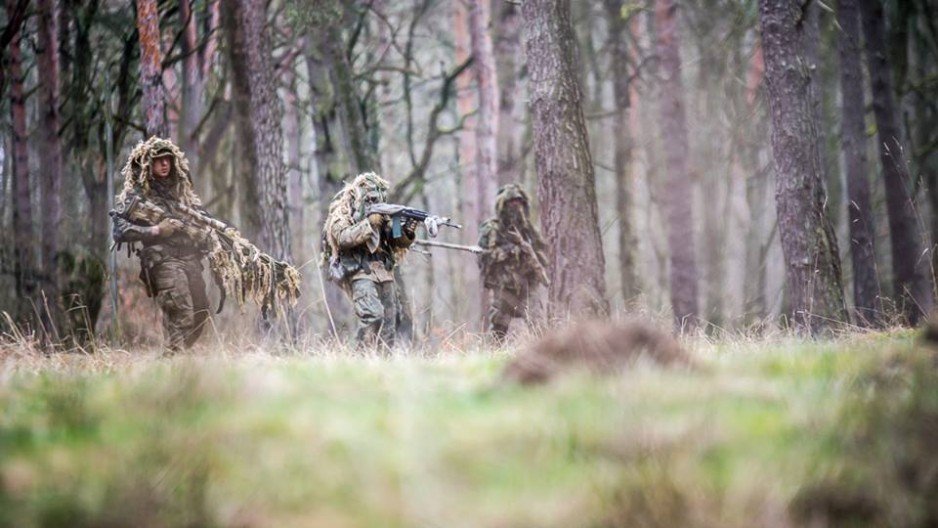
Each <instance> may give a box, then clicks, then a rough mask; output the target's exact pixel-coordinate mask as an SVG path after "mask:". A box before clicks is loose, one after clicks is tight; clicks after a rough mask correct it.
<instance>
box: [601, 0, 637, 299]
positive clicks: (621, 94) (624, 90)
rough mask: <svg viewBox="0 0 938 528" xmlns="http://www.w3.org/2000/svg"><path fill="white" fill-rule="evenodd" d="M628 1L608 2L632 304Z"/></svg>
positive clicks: (624, 275)
mask: <svg viewBox="0 0 938 528" xmlns="http://www.w3.org/2000/svg"><path fill="white" fill-rule="evenodd" d="M623 5H625V2H624V0H605V7H606V15H607V20H608V23H609V48H610V52H611V53H612V59H611V60H612V92H613V100H614V101H615V108H614V109H613V112H614V119H615V121H614V122H613V134H614V136H615V137H614V138H613V142H614V149H615V167H614V168H615V177H616V211H617V212H618V215H619V239H618V242H619V282H620V284H621V291H622V299H623V300H624V301H625V302H626V303H628V302H629V301H631V300H632V299H634V298H635V297H636V296H637V295H638V275H637V273H636V271H635V252H634V248H636V247H637V246H638V242H637V240H636V239H635V232H634V227H633V225H632V216H633V214H632V208H633V205H632V202H633V197H632V167H631V165H632V149H633V139H632V134H631V123H630V120H631V107H632V104H631V90H632V86H631V79H630V74H629V68H628V65H629V50H628V43H627V32H628V27H627V20H625V19H623V18H622V7H623Z"/></svg>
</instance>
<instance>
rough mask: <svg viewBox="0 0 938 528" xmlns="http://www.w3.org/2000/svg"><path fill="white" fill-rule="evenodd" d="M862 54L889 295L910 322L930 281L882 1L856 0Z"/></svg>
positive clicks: (926, 306) (925, 308)
mask: <svg viewBox="0 0 938 528" xmlns="http://www.w3.org/2000/svg"><path fill="white" fill-rule="evenodd" d="M860 13H861V18H862V20H863V36H864V37H865V40H866V60H867V67H868V69H869V75H870V87H871V92H872V94H873V114H874V115H875V117H876V129H877V133H878V136H879V158H880V163H881V164H882V169H883V179H884V180H885V181H884V183H885V187H886V209H887V212H888V213H889V215H888V216H889V235H890V240H891V242H892V265H893V274H894V277H893V279H894V285H895V291H894V292H893V295H894V297H895V301H896V302H897V303H898V306H899V308H900V311H901V313H902V314H903V315H904V316H905V317H906V318H907V319H908V322H909V323H910V324H916V323H917V322H918V321H919V320H920V319H921V317H922V314H928V313H929V312H931V309H932V303H933V300H932V285H931V278H930V276H931V275H930V270H929V269H928V266H929V264H930V259H929V258H928V257H927V256H926V255H925V254H924V244H923V241H922V232H921V230H920V228H919V224H918V222H917V220H916V211H915V203H914V201H913V194H912V192H911V190H910V189H911V187H912V180H911V178H910V177H909V168H908V165H907V164H906V160H905V146H904V143H903V140H902V132H901V131H900V129H899V118H898V114H897V109H896V106H895V101H894V99H893V97H894V95H893V94H894V91H893V83H892V77H891V73H890V69H889V63H888V62H887V61H886V45H885V37H884V34H885V26H884V22H883V6H882V4H880V2H879V0H860Z"/></svg>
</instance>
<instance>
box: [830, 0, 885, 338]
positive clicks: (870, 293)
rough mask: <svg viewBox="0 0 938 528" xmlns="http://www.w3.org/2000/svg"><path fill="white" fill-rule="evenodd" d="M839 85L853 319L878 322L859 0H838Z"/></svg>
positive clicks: (877, 283)
mask: <svg viewBox="0 0 938 528" xmlns="http://www.w3.org/2000/svg"><path fill="white" fill-rule="evenodd" d="M837 23H838V24H839V25H840V29H841V30H840V31H839V32H838V33H837V38H838V52H839V55H840V88H841V92H842V97H843V102H842V110H843V113H842V123H843V125H842V126H843V133H842V139H841V144H842V148H843V153H844V162H845V164H846V169H847V194H848V196H849V200H848V203H847V211H848V214H849V223H850V257H851V259H852V262H853V298H854V304H855V305H856V315H857V317H856V321H857V324H859V325H863V326H867V325H871V326H877V325H878V324H879V322H880V318H881V312H882V305H881V303H880V291H879V280H878V279H877V277H876V252H875V250H874V246H873V239H874V238H873V237H874V233H875V232H876V229H875V228H874V224H873V209H872V206H871V205H870V183H869V176H868V173H867V163H866V119H865V117H866V112H865V111H864V109H866V103H865V101H864V98H863V68H862V66H861V64H860V12H859V10H858V8H857V0H840V1H839V3H838V7H837Z"/></svg>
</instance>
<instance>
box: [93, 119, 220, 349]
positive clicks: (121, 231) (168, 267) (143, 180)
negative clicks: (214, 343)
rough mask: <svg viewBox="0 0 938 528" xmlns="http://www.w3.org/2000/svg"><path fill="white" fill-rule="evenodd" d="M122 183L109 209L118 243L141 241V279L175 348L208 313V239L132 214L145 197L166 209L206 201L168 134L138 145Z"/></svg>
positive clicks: (188, 342)
mask: <svg viewBox="0 0 938 528" xmlns="http://www.w3.org/2000/svg"><path fill="white" fill-rule="evenodd" d="M121 174H122V175H123V176H124V188H123V191H121V193H120V195H118V197H117V206H116V210H115V211H112V212H111V218H112V221H113V237H114V242H115V243H117V244H118V245H120V244H122V243H129V244H131V245H134V243H140V244H141V245H142V247H141V248H140V249H138V250H137V257H138V258H139V259H140V280H142V281H143V283H144V285H145V286H146V289H147V296H149V297H156V302H157V303H158V304H159V306H160V310H161V311H162V312H163V329H164V332H165V334H166V335H167V337H168V341H169V342H168V348H169V350H170V351H172V352H177V351H179V350H180V349H181V348H188V347H190V346H192V344H193V343H195V341H196V340H197V339H198V338H199V335H200V334H201V333H202V329H203V325H204V323H205V321H206V319H207V318H208V316H209V302H208V296H207V295H206V291H205V281H204V280H203V279H202V258H203V257H205V256H206V254H207V253H208V250H209V247H208V239H207V236H205V237H203V236H200V235H198V234H197V233H198V232H197V231H193V230H191V229H185V226H184V225H183V224H182V222H180V221H179V220H177V219H171V218H166V219H162V220H160V221H159V222H158V223H154V222H153V221H151V220H149V219H147V218H144V217H140V216H135V215H133V214H129V213H130V209H132V208H133V203H134V202H135V200H137V199H141V198H142V199H146V200H147V201H149V202H152V203H154V204H156V205H158V206H160V207H161V208H163V209H165V210H173V208H174V206H175V205H176V204H182V205H186V206H189V207H193V208H200V207H201V205H202V202H201V200H199V197H198V196H196V194H195V192H194V191H193V189H192V179H191V178H190V176H189V162H188V161H187V160H186V156H185V154H183V153H182V151H181V150H179V148H178V147H177V146H176V145H175V144H173V142H172V141H170V140H168V139H160V138H158V137H155V136H154V137H151V138H150V139H149V140H147V141H145V142H142V143H140V144H138V145H137V146H136V147H135V148H134V149H133V151H132V152H131V153H130V158H129V159H128V160H127V164H126V165H125V166H124V168H123V169H122V170H121Z"/></svg>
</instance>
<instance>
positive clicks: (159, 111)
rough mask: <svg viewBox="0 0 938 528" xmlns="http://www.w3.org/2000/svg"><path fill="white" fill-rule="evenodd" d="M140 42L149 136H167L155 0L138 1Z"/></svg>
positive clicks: (146, 125) (142, 80)
mask: <svg viewBox="0 0 938 528" xmlns="http://www.w3.org/2000/svg"><path fill="white" fill-rule="evenodd" d="M136 2H137V33H138V35H139V41H140V88H141V90H142V91H143V99H142V102H143V115H144V127H145V128H146V135H147V136H160V137H166V134H167V131H168V128H167V125H166V94H165V92H164V90H163V52H162V51H161V50H160V42H161V38H160V13H159V8H158V6H157V2H156V0H136Z"/></svg>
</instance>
